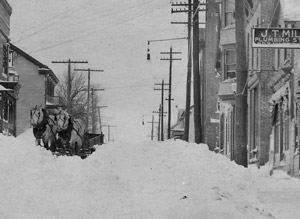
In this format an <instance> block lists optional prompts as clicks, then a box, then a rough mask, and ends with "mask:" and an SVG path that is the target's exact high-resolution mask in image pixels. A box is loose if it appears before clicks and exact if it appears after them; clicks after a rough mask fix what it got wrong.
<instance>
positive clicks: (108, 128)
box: [103, 125, 118, 141]
mask: <svg viewBox="0 0 300 219" xmlns="http://www.w3.org/2000/svg"><path fill="white" fill-rule="evenodd" d="M103 127H107V137H108V139H107V141H110V128H116V127H118V126H115V125H103Z"/></svg>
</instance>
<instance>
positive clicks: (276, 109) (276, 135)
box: [274, 104, 280, 154]
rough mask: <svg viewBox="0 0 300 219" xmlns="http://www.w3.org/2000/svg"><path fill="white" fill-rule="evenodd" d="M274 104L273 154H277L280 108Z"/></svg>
mask: <svg viewBox="0 0 300 219" xmlns="http://www.w3.org/2000/svg"><path fill="white" fill-rule="evenodd" d="M278 105H279V104H276V106H275V130H274V150H275V154H278V152H279V145H280V108H279V106H278Z"/></svg>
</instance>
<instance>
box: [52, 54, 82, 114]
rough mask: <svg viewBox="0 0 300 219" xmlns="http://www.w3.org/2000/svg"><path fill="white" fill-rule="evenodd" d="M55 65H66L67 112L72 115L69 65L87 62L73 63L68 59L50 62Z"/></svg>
mask: <svg viewBox="0 0 300 219" xmlns="http://www.w3.org/2000/svg"><path fill="white" fill-rule="evenodd" d="M52 63H55V64H58V63H60V64H68V88H67V111H68V113H70V114H72V103H71V101H72V100H71V92H72V83H71V64H73V63H88V62H87V61H74V60H71V59H68V60H67V61H52Z"/></svg>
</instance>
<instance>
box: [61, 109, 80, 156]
mask: <svg viewBox="0 0 300 219" xmlns="http://www.w3.org/2000/svg"><path fill="white" fill-rule="evenodd" d="M55 120H56V127H57V142H58V144H59V145H60V146H63V147H64V148H65V149H67V148H69V149H70V150H71V155H73V154H75V155H80V149H82V150H83V147H84V136H85V126H84V123H83V121H82V120H81V119H73V118H71V116H70V115H69V114H68V113H67V112H66V111H64V110H61V111H60V112H59V113H58V114H57V115H56V118H55Z"/></svg>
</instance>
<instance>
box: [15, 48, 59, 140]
mask: <svg viewBox="0 0 300 219" xmlns="http://www.w3.org/2000/svg"><path fill="white" fill-rule="evenodd" d="M10 57H11V65H10V69H11V71H12V72H15V74H17V75H18V78H19V84H20V87H21V88H20V91H19V96H18V101H17V108H16V111H17V114H16V120H17V121H16V135H19V134H21V133H22V132H24V131H26V130H27V129H29V128H30V123H29V111H30V108H31V107H33V106H35V105H42V106H43V107H46V106H47V105H50V104H51V102H53V99H54V98H53V97H54V89H55V86H56V84H57V83H58V81H59V80H58V78H57V77H56V76H55V74H54V73H53V71H52V70H51V69H50V68H48V66H46V65H44V64H42V63H41V62H39V61H38V60H36V59H35V58H33V57H32V56H30V55H28V54H27V53H26V52H24V51H23V50H21V49H20V48H18V47H16V46H15V45H13V44H10Z"/></svg>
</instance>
